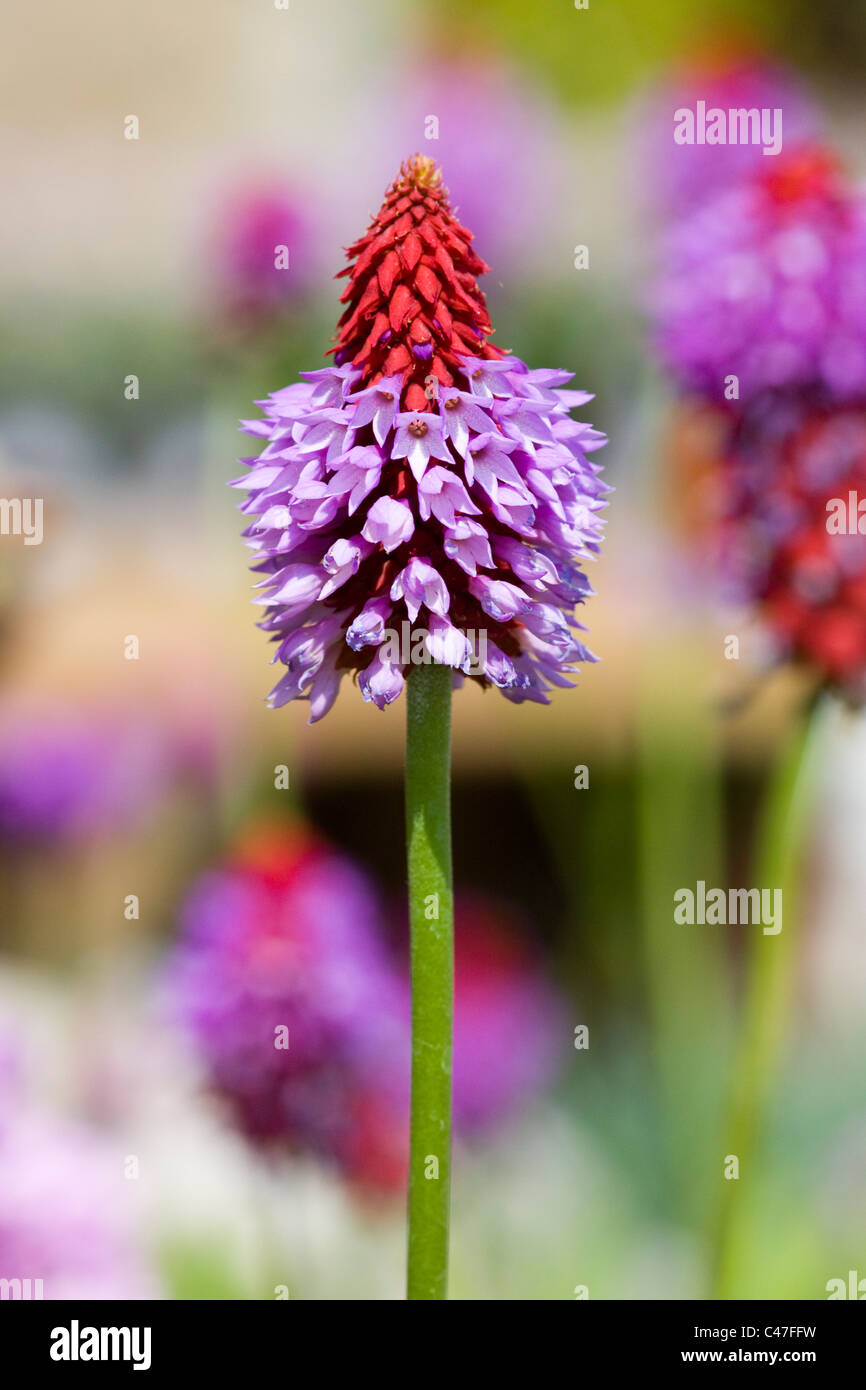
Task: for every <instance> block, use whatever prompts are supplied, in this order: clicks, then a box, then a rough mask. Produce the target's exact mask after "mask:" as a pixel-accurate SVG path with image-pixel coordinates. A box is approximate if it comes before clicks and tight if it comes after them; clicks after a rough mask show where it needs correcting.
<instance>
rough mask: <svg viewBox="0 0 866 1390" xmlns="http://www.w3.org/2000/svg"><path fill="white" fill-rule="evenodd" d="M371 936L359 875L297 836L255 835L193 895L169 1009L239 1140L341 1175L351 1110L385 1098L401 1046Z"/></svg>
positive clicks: (367, 894) (368, 900)
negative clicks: (362, 1095)
mask: <svg viewBox="0 0 866 1390" xmlns="http://www.w3.org/2000/svg"><path fill="white" fill-rule="evenodd" d="M378 925H379V924H378V916H377V904H376V902H375V899H374V897H373V895H372V893H371V890H370V887H369V885H368V884H367V882H366V880H365V879H364V877H363V875H362V874H361V873H360V872H359V871H358V870H357V869H356V868H355V867H354V866H353V865H352V864H351V863H349V862H347V861H346V860H345V859H342V858H341V857H339V856H338V855H336V854H334V853H333V852H331V851H330V850H328V849H326V848H323V847H322V846H320V845H319V844H317V843H316V842H314V841H312V840H311V839H309V838H308V837H307V836H306V835H301V834H296V835H291V836H290V835H285V834H283V833H282V832H279V831H276V832H275V831H268V830H264V831H262V832H258V833H255V834H254V835H253V836H251V837H250V839H249V840H248V841H247V843H246V844H245V847H244V848H243V849H242V851H241V852H239V853H238V854H237V855H236V857H235V859H234V860H233V862H229V863H228V864H227V865H226V866H225V867H224V868H221V869H217V870H214V871H213V872H211V873H208V874H205V875H204V876H203V877H202V878H201V879H200V880H199V881H198V883H197V884H196V885H195V886H194V888H193V891H192V893H191V895H190V898H189V900H188V902H187V904H186V908H185V910H184V913H183V920H182V936H181V940H180V942H179V944H178V946H177V948H176V951H175V953H174V956H173V958H172V960H171V962H170V966H169V972H168V989H169V997H170V1000H171V1010H172V1012H173V1013H174V1014H175V1016H176V1017H177V1018H178V1019H179V1020H180V1022H181V1023H182V1024H183V1025H184V1026H185V1027H186V1029H187V1030H188V1031H189V1033H190V1035H191V1036H192V1038H193V1040H194V1042H195V1043H196V1045H197V1050H198V1053H199V1056H200V1058H201V1061H202V1064H203V1066H204V1069H205V1072H206V1074H207V1077H208V1079H209V1082H210V1084H211V1086H212V1088H213V1090H214V1091H215V1093H216V1094H217V1095H219V1096H221V1097H222V1098H223V1099H224V1100H225V1101H226V1102H227V1103H228V1105H229V1108H230V1111H231V1113H232V1116H233V1118H234V1120H235V1123H236V1124H237V1125H238V1127H239V1128H240V1130H241V1131H242V1132H243V1133H245V1134H246V1135H247V1137H248V1138H249V1139H251V1140H254V1141H260V1142H264V1143H265V1144H278V1145H279V1146H285V1147H286V1148H288V1149H289V1150H292V1151H300V1152H313V1153H315V1154H318V1155H320V1156H322V1157H326V1158H330V1159H332V1160H335V1161H336V1162H337V1163H338V1164H340V1165H342V1166H346V1165H347V1164H348V1163H349V1162H350V1158H351V1149H352V1143H353V1113H352V1107H353V1104H354V1101H355V1098H356V1096H357V1094H358V1093H359V1092H360V1091H361V1090H364V1089H367V1088H368V1087H372V1088H374V1089H375V1090H376V1091H377V1092H380V1093H381V1092H384V1093H385V1094H386V1096H387V1094H388V1091H389V1086H392V1085H393V1084H394V1083H393V1076H394V1070H393V1068H394V1062H393V1059H394V1054H395V1047H396V1049H397V1051H399V1047H400V1045H401V1044H402V1043H403V1041H404V1033H403V1028H402V1018H401V1015H400V1009H399V1005H400V996H399V992H398V989H397V982H396V979H395V977H394V976H393V973H392V971H391V969H390V967H389V962H388V959H387V956H386V953H385V949H384V946H383V943H382V941H381V939H380V937H379V933H378ZM286 1030H287V1031H286Z"/></svg>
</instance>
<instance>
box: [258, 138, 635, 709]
mask: <svg viewBox="0 0 866 1390" xmlns="http://www.w3.org/2000/svg"><path fill="white" fill-rule="evenodd" d="M348 256H349V260H350V264H349V266H348V267H347V268H346V270H345V271H343V272H342V274H344V275H348V277H349V283H348V286H347V288H346V290H345V293H344V295H343V301H344V303H345V305H346V308H345V310H344V313H343V316H342V318H341V320H340V323H339V325H338V331H337V339H336V346H335V347H334V348H332V349H331V352H332V354H333V356H334V365H333V366H331V367H324V368H320V369H319V370H318V371H313V372H306V373H303V374H302V375H303V376H304V381H302V382H298V383H295V384H293V385H291V386H287V387H285V388H284V389H283V390H281V391H276V392H274V394H273V395H271V396H269V397H268V399H267V400H265V401H262V402H260V403H259V404H260V405H261V407H262V409H263V411H264V419H262V420H256V421H246V422H244V426H243V427H244V428H245V429H246V430H247V431H248V433H250V434H252V435H255V436H257V437H260V438H262V439H264V440H265V447H264V449H263V451H262V453H261V454H260V455H259V456H258V457H257V458H255V459H249V460H246V461H247V462H248V463H249V465H250V473H249V474H248V475H247V476H246V477H245V478H243V479H239V480H238V484H237V485H238V486H241V487H244V488H246V489H247V490H248V491H249V497H248V499H247V501H246V502H245V503H244V504H243V507H242V510H243V511H245V512H246V513H247V514H248V515H249V516H251V518H252V520H251V523H250V525H249V526H248V528H247V530H246V532H245V536H246V538H247V540H248V543H249V545H250V547H251V549H252V550H253V552H254V555H255V560H256V566H255V567H256V570H257V571H258V572H259V573H260V574H261V575H262V578H261V580H260V583H259V586H258V587H259V588H260V590H261V595H260V597H259V599H258V602H259V603H260V604H261V605H262V606H263V607H264V608H265V609H266V610H267V615H266V617H265V619H264V621H263V622H262V624H261V626H262V628H263V629H264V630H265V631H267V632H269V633H270V634H271V636H272V638H273V640H274V641H275V642H276V643H277V644H278V645H277V653H276V658H275V659H276V660H279V661H281V662H282V663H283V664H284V665H285V666H286V668H287V671H286V674H285V675H284V676H283V678H282V679H281V680H280V681H279V682H278V684H277V685H276V687H275V688H274V690H273V691H272V693H271V703H272V704H273V705H282V704H285V703H286V702H287V701H289V700H293V699H309V701H310V704H311V708H312V713H311V719H312V720H316V719H319V718H321V716H322V715H323V714H325V713H326V712H327V711H328V709H330V707H331V705H332V704H333V702H334V699H335V698H336V695H337V691H338V688H339V684H340V680H341V677H342V676H343V675H344V674H345V673H346V672H347V671H353V672H356V673H357V675H358V683H359V685H360V688H361V692H362V694H363V696H364V698H365V699H366V700H371V701H373V702H374V703H375V704H376V705H378V706H379V708H384V706H386V705H388V704H390V703H391V702H392V701H393V700H394V699H396V698H397V696H398V695H399V694H400V692H401V690H402V688H403V685H404V682H405V677H406V674H407V671H408V669H409V667H410V665H411V664H412V663H413V662H415V663H417V662H430V661H435V662H438V663H440V664H443V665H447V666H451V667H453V669H454V671H455V680H457V681H460V680H461V679H462V678H463V676H464V675H465V676H469V677H471V678H472V679H475V680H477V681H479V682H480V683H481V684H483V685H495V686H497V687H499V688H500V689H501V690H502V691H503V693H504V694H505V695H506V696H507V697H508V698H509V699H512V700H525V699H534V700H539V701H543V702H546V699H547V691H548V690H549V689H550V685H551V683H552V684H555V685H570V684H571V683H572V682H571V681H570V680H569V679H568V677H569V676H570V675H571V674H573V673H574V671H575V666H574V663H575V662H576V661H592V660H594V659H595V658H594V657H593V656H592V654H591V653H590V652H589V651H588V650H587V648H586V647H585V646H584V645H583V644H582V643H581V642H580V641H579V639H578V638H577V637H576V636H575V629H577V628H578V627H579V625H578V624H577V623H576V621H575V619H574V616H573V609H574V607H575V605H576V604H579V603H582V602H583V601H584V599H585V598H586V596H587V595H588V594H590V593H591V592H592V591H591V588H590V585H589V583H588V581H587V579H586V576H585V575H584V573H583V569H582V567H581V563H582V561H583V560H586V559H589V558H591V557H592V556H594V555H595V554H596V553H597V551H598V546H599V542H600V539H601V521H600V518H599V512H600V511H601V509H602V508H603V506H604V505H605V502H604V496H605V493H606V492H607V491H608V489H607V487H606V486H605V484H604V483H603V482H602V481H601V478H600V476H599V475H600V469H599V468H598V466H597V465H595V464H593V463H592V462H591V460H590V457H589V456H590V455H591V454H592V452H593V451H594V450H595V449H597V448H599V447H600V446H601V445H602V444H604V442H605V440H604V437H603V436H602V435H600V434H599V433H598V432H597V431H596V430H594V429H593V428H592V426H591V425H589V424H585V423H582V422H579V421H576V420H573V419H572V418H571V413H570V412H571V411H572V409H574V408H575V407H577V406H580V405H584V404H585V403H586V402H587V401H589V400H591V399H592V397H591V396H589V395H588V394H587V393H586V392H580V391H570V390H566V389H564V388H565V383H566V382H567V381H569V380H570V378H571V374H570V373H568V372H563V371H557V370H536V371H531V370H530V369H529V368H528V367H527V366H526V365H525V364H524V363H523V362H521V361H520V360H519V359H518V358H516V357H514V356H512V355H510V354H506V353H505V352H503V351H502V350H501V349H499V348H497V347H494V346H493V344H492V343H491V342H490V341H489V339H490V334H491V333H492V328H491V325H490V319H489V317H488V314H487V309H486V306H485V302H484V296H483V294H482V293H481V291H480V289H479V288H478V285H477V280H476V277H477V276H478V275H479V274H481V272H482V271H484V270H486V268H487V267H486V266H485V265H484V263H483V261H481V260H480V259H479V257H478V256H477V255H476V254H475V252H474V250H473V248H472V236H471V233H470V232H468V231H466V229H465V228H463V227H461V226H460V223H459V222H458V221H457V219H456V217H455V216H454V214H453V212H452V211H451V208H450V205H449V202H448V196H447V193H446V191H445V189H444V187H443V186H442V182H441V178H440V175H439V172H438V170H437V169H436V168H435V166H434V164H433V163H432V161H431V160H429V159H426V158H423V157H421V156H417V155H416V156H415V157H414V158H413V159H411V160H409V161H408V162H407V163H405V164H404V165H403V167H402V169H401V171H400V175H399V177H398V178H397V180H396V181H395V183H394V184H393V185H392V187H391V188H390V189H389V191H388V193H387V194H386V197H385V201H384V203H383V205H382V208H381V210H380V212H379V213H378V214H377V216H376V217H375V218H374V220H373V222H372V223H371V225H370V228H369V229H368V231H367V233H366V235H365V236H364V237H362V238H361V240H360V241H358V242H356V243H355V245H353V246H352V247H350V248H349V251H348Z"/></svg>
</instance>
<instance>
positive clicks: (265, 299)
mask: <svg viewBox="0 0 866 1390" xmlns="http://www.w3.org/2000/svg"><path fill="white" fill-rule="evenodd" d="M215 220H216V225H217V226H218V227H219V234H218V239H217V244H216V248H215V257H214V260H215V268H214V279H215V280H216V288H217V291H218V293H220V294H221V297H222V299H223V301H224V304H225V311H226V312H227V313H228V314H229V315H230V316H232V317H234V318H236V319H239V320H244V321H246V322H247V323H250V324H253V325H256V326H261V325H262V324H263V323H264V322H266V321H267V320H269V319H273V318H276V317H277V316H279V315H280V314H281V313H283V312H285V310H286V308H287V307H288V306H290V305H291V304H292V302H293V301H295V300H296V299H297V298H298V297H299V296H300V295H301V294H302V293H303V292H304V290H305V289H306V288H307V287H308V286H309V283H310V278H311V268H312V267H311V264H310V262H311V252H312V229H311V227H310V225H309V221H308V218H307V216H306V214H305V213H304V211H303V210H302V207H301V203H300V201H299V199H298V198H297V197H295V196H294V195H293V194H291V193H290V192H288V191H287V190H285V189H283V188H282V187H280V186H279V185H278V184H276V183H274V182H267V183H261V184H259V185H257V186H253V187H249V188H244V187H241V188H238V189H236V190H235V191H233V192H232V193H231V194H229V196H228V197H226V198H224V199H223V203H222V206H221V208H220V209H219V210H218V214H217V217H216V219H215Z"/></svg>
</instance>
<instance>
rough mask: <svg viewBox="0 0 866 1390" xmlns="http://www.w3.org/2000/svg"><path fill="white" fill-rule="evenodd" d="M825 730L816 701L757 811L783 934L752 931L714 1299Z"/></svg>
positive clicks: (787, 987) (768, 1074)
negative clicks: (732, 1162)
mask: <svg viewBox="0 0 866 1390" xmlns="http://www.w3.org/2000/svg"><path fill="white" fill-rule="evenodd" d="M824 725H825V719H824V710H823V708H822V705H821V704H820V703H818V702H817V701H816V702H813V703H812V704H810V707H809V709H808V711H807V712H806V714H805V715H804V717H803V718H802V719H801V722H800V724H799V726H798V727H797V728H796V730H795V731H794V733H793V734H792V735H791V737H790V739H789V741H788V743H787V745H786V746H785V747H784V748H783V750H782V753H781V756H780V757H779V759H778V762H777V764H776V767H775V768H774V770H773V772H772V773H771V777H770V782H769V785H768V787H767V791H766V794H765V801H764V805H763V809H762V815H761V823H760V826H759V832H758V842H757V856H756V877H755V879H754V886H755V887H757V888H759V889H764V888H767V889H770V890H772V889H774V888H779V889H781V892H782V930H781V931H780V932H778V933H776V934H775V935H765V934H764V932H763V930H762V929H761V928H760V927H757V926H753V927H752V928H750V930H749V937H748V953H747V958H746V961H745V985H744V988H745V996H744V1001H743V1010H742V1021H741V1024H740V1028H739V1033H738V1045H737V1052H736V1054H735V1057H734V1064H733V1074H732V1077H731V1086H730V1092H729V1097H728V1109H727V1116H726V1123H725V1130H724V1135H723V1149H722V1153H723V1154H731V1155H735V1156H736V1157H737V1159H738V1160H739V1177H738V1178H736V1179H735V1178H727V1179H723V1187H722V1197H721V1201H720V1204H719V1210H718V1218H717V1220H718V1224H717V1228H716V1235H715V1249H714V1269H713V1277H714V1297H715V1298H717V1299H728V1298H732V1297H734V1296H735V1294H734V1292H733V1289H734V1286H735V1284H736V1282H737V1269H738V1267H739V1264H740V1257H741V1254H742V1251H743V1246H744V1242H745V1240H746V1239H747V1237H748V1212H749V1207H750V1203H751V1201H752V1199H753V1196H754V1190H755V1184H754V1173H755V1165H756V1156H757V1153H758V1147H759V1145H758V1141H759V1138H760V1129H761V1117H762V1115H763V1112H764V1109H765V1106H766V1103H767V1099H768V1097H769V1093H770V1087H771V1084H772V1080H773V1075H774V1072H775V1070H776V1066H777V1063H778V1060H779V1055H780V1053H781V1051H782V1048H783V1046H784V1042H785V1034H786V1031H787V1026H788V1022H789V1018H790V1013H791V1005H792V1000H793V995H794V990H795V987H796V962H797V947H798V943H799V939H800V930H799V929H800V926H801V920H800V911H799V887H800V870H801V859H802V854H803V849H804V840H805V836H806V831H807V829H808V824H809V811H810V807H811V799H812V790H813V785H814V775H815V772H816V770H817V766H818V762H819V756H818V752H819V747H820V743H821V735H822V733H823V730H824ZM737 1296H739V1295H737ZM743 1296H745V1295H743Z"/></svg>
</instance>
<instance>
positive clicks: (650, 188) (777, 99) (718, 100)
mask: <svg viewBox="0 0 866 1390" xmlns="http://www.w3.org/2000/svg"><path fill="white" fill-rule="evenodd" d="M698 102H704V104H705V109H706V110H707V111H709V110H711V109H713V108H715V109H719V110H722V111H725V112H727V111H729V110H741V109H745V110H753V109H757V110H758V111H761V110H764V109H768V110H771V111H775V110H777V109H778V110H781V112H782V118H781V120H782V141H783V144H782V148H783V150H784V149H786V148H790V149H793V148H795V147H796V146H797V145H800V144H802V143H803V142H804V141H806V140H811V139H813V138H815V137H816V136H817V135H818V134H819V132H820V129H821V121H820V117H819V115H818V111H817V108H816V107H815V105H814V103H813V102H812V101H811V100H810V98H809V96H808V94H807V92H806V91H805V90H804V88H803V85H802V83H801V82H800V80H799V78H798V77H797V75H796V73H794V72H791V71H789V70H787V69H785V68H783V67H781V66H779V65H777V64H775V63H771V62H769V61H767V60H765V59H763V58H761V57H758V56H756V55H750V56H746V57H743V56H740V57H737V58H735V59H729V58H723V59H722V61H721V62H720V61H719V58H718V56H715V54H714V56H713V57H712V58H711V60H710V61H709V62H707V63H705V64H701V63H695V64H693V65H692V66H689V67H685V68H681V69H679V70H677V71H674V72H672V73H669V74H668V76H667V78H666V79H665V80H664V81H663V82H662V83H660V84H659V86H658V87H656V88H654V89H653V90H652V91H651V92H650V93H649V94H648V95H647V96H646V97H644V98H643V100H642V101H641V102H640V103H639V105H638V111H637V116H638V119H639V120H640V130H639V132H638V136H637V140H636V142H635V147H636V154H637V164H638V170H639V173H638V177H639V180H640V182H641V183H642V185H643V187H644V190H645V196H646V200H647V202H648V203H649V204H650V205H651V207H652V208H653V209H655V210H656V212H657V213H658V215H659V216H660V217H661V218H662V219H664V220H673V219H674V218H676V217H682V216H684V215H688V214H689V213H690V212H693V211H694V210H695V209H696V208H697V206H698V205H699V204H700V203H703V202H705V201H706V200H707V199H708V198H711V197H713V196H714V195H715V194H717V193H719V192H721V191H722V190H724V189H726V188H728V187H730V185H731V184H732V183H736V182H739V181H740V180H741V179H743V178H745V177H747V176H748V175H749V174H750V173H753V172H758V171H760V168H761V166H762V165H763V166H768V165H770V164H771V163H772V162H773V159H774V158H775V157H776V156H765V155H764V154H763V153H762V149H761V146H760V145H757V144H756V145H752V144H740V143H736V144H724V145H710V144H698V143H695V144H691V145H679V144H677V143H676V142H675V141H674V113H675V112H676V111H678V110H680V109H682V108H688V109H689V110H691V111H696V109H697V103H698Z"/></svg>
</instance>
